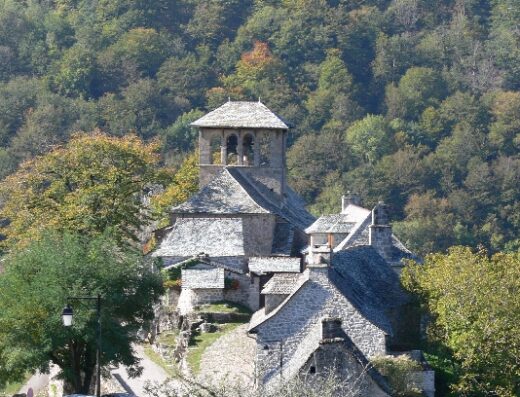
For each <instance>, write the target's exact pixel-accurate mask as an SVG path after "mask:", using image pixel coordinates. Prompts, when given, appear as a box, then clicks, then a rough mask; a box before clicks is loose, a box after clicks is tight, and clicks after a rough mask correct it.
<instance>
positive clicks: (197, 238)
mask: <svg viewBox="0 0 520 397" xmlns="http://www.w3.org/2000/svg"><path fill="white" fill-rule="evenodd" d="M200 253H204V254H207V255H209V256H213V257H224V256H240V255H244V236H243V228H242V219H240V218H178V219H177V220H176V222H175V223H174V224H173V226H172V227H171V228H170V229H169V231H168V233H167V235H166V237H165V238H164V239H163V240H162V241H161V243H160V244H159V248H158V249H157V250H156V251H154V252H153V253H152V256H155V257H161V256H168V257H169V256H174V257H191V256H196V255H199V254H200Z"/></svg>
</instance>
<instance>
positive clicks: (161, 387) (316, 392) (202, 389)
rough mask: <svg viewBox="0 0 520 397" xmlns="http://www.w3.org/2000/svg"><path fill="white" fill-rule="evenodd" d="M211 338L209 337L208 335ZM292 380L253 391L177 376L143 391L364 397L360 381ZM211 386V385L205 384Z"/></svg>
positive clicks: (200, 396) (220, 396)
mask: <svg viewBox="0 0 520 397" xmlns="http://www.w3.org/2000/svg"><path fill="white" fill-rule="evenodd" d="M209 335H211V334H209ZM309 380H310V379H308V378H306V377H298V376H296V377H293V378H291V379H285V380H284V381H283V382H280V383H279V384H277V385H271V387H267V388H262V387H258V388H254V387H251V386H250V385H248V384H247V382H246V384H242V383H240V381H237V380H236V379H234V378H227V377H226V378H224V379H205V382H204V384H202V383H199V382H197V381H194V380H193V379H188V378H186V377H184V376H183V375H182V374H177V376H176V377H175V378H174V379H171V380H167V381H165V382H164V383H162V384H157V383H151V384H149V385H147V387H146V391H145V392H146V394H147V395H148V396H150V397H235V396H243V397H336V396H342V397H361V396H365V395H367V390H365V389H364V387H363V385H362V383H363V377H358V378H356V379H350V380H349V381H345V380H343V379H340V377H339V376H338V375H336V374H335V373H334V371H329V372H327V373H326V374H324V375H323V376H319V377H318V378H313V379H312V380H310V382H309ZM210 382H213V383H214V384H208V383H210Z"/></svg>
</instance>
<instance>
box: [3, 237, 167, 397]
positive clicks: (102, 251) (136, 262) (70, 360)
mask: <svg viewBox="0 0 520 397" xmlns="http://www.w3.org/2000/svg"><path fill="white" fill-rule="evenodd" d="M4 266H5V271H4V273H3V274H2V275H1V276H0V383H1V384H3V383H4V382H6V381H14V380H21V379H23V377H24V374H25V373H26V372H34V371H36V370H40V371H43V372H45V371H48V369H49V364H50V363H54V364H56V365H58V366H59V367H60V368H61V370H62V372H61V376H62V377H63V378H64V379H65V380H66V382H67V384H68V385H71V387H72V389H73V391H75V392H80V393H83V394H87V393H88V391H89V387H90V382H91V380H92V376H93V372H94V367H95V362H96V359H95V357H96V355H95V350H96V314H95V310H94V306H93V305H94V302H88V301H77V300H71V301H69V302H70V304H71V305H72V306H73V308H74V324H73V326H72V327H71V328H70V329H66V328H64V327H63V325H62V322H61V311H62V310H63V307H64V306H65V304H66V303H67V301H68V297H81V296H96V295H97V294H101V296H102V311H101V324H102V329H103V349H102V350H103V355H102V365H103V366H104V367H106V366H111V365H117V364H124V365H127V366H130V367H134V368H135V369H137V368H138V360H137V358H136V356H135V354H134V351H133V348H132V345H131V344H132V343H134V342H135V341H136V338H137V331H138V330H139V329H140V328H141V327H145V326H146V325H147V324H148V322H149V321H150V320H151V319H152V318H153V314H154V312H153V304H154V303H155V302H156V301H157V300H158V298H159V296H160V294H161V293H162V292H163V290H162V286H161V280H160V277H158V276H157V275H156V274H154V273H153V272H152V271H151V264H150V263H145V262H144V261H143V259H142V257H141V256H140V254H138V253H136V252H133V251H129V250H124V249H121V248H120V247H118V246H117V245H116V243H115V242H114V241H113V239H112V238H111V236H110V235H108V234H103V235H101V236H99V237H96V238H93V239H87V238H85V237H79V236H77V235H73V234H68V233H65V234H63V235H60V234H57V233H54V232H50V231H48V232H46V233H45V237H43V238H42V239H40V240H33V241H32V242H31V243H30V244H29V245H27V247H25V248H23V249H20V250H17V251H16V252H14V253H12V254H10V255H8V256H7V257H6V258H5V261H4Z"/></svg>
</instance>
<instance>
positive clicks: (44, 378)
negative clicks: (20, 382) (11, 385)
mask: <svg viewBox="0 0 520 397" xmlns="http://www.w3.org/2000/svg"><path fill="white" fill-rule="evenodd" d="M48 384H49V375H48V374H40V373H36V374H34V375H33V376H31V378H30V379H29V380H28V381H27V383H26V384H25V385H24V386H23V387H22V388H21V389H20V391H19V392H18V393H24V394H27V391H28V390H29V388H32V389H33V392H34V395H36V394H38V392H39V391H40V390H42V389H43V388H45V387H47V385H48Z"/></svg>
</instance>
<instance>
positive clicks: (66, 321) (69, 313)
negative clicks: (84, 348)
mask: <svg viewBox="0 0 520 397" xmlns="http://www.w3.org/2000/svg"><path fill="white" fill-rule="evenodd" d="M71 300H89V301H92V300H95V301H96V318H97V349H96V372H97V379H96V381H97V382H96V396H97V397H100V396H101V295H100V294H98V295H97V296H83V297H74V296H73V297H69V298H67V301H71ZM73 317H74V310H72V307H71V306H70V303H67V306H65V308H64V309H63V311H62V312H61V319H62V321H63V325H64V326H65V327H71V326H72V319H73Z"/></svg>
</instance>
